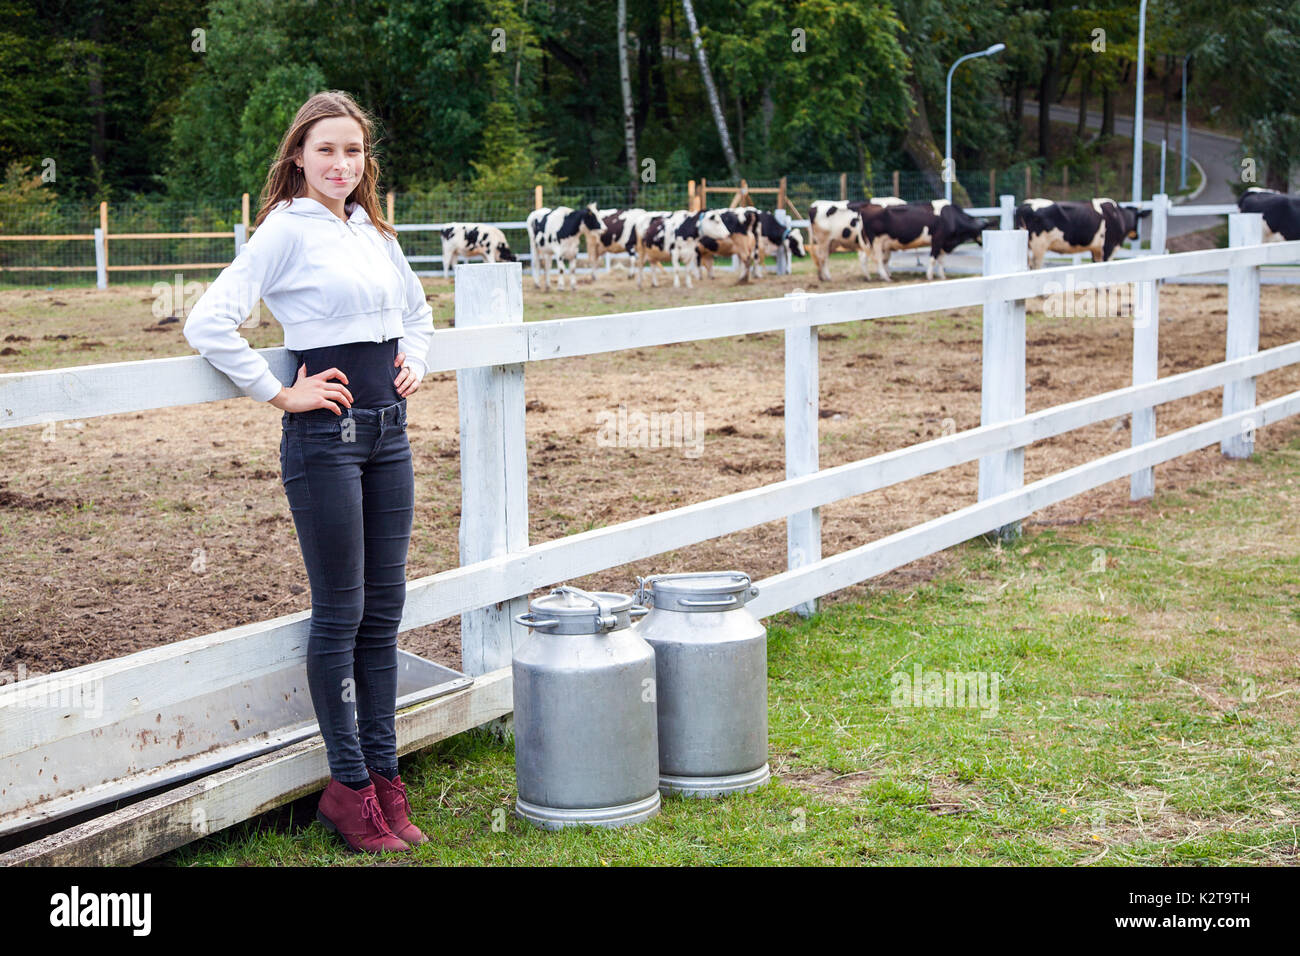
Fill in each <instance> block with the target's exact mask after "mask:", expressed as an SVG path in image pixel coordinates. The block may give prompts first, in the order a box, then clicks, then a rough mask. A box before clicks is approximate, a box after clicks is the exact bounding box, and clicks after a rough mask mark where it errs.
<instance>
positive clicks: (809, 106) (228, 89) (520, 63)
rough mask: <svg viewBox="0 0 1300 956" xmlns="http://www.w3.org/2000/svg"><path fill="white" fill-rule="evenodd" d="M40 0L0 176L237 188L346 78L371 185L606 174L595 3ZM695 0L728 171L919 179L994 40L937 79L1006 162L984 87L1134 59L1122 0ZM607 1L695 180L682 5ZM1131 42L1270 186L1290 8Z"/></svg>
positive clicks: (1, 7) (1172, 17)
mask: <svg viewBox="0 0 1300 956" xmlns="http://www.w3.org/2000/svg"><path fill="white" fill-rule="evenodd" d="M46 6H47V5H45V4H38V3H37V2H36V0H0V92H3V93H4V95H5V102H6V109H5V110H4V111H3V112H2V113H0V168H3V167H5V166H7V165H8V164H9V163H11V162H14V161H18V162H22V163H25V164H26V165H27V166H28V167H30V168H40V166H41V163H42V161H43V160H44V159H46V158H52V159H54V160H55V161H56V162H57V165H58V169H59V175H60V192H61V193H63V194H64V195H67V196H73V195H75V196H76V197H77V198H79V199H81V200H94V199H97V198H111V199H114V200H117V199H125V198H126V197H128V196H130V195H133V194H140V193H165V194H170V195H171V196H173V197H175V198H185V199H196V198H200V197H213V198H220V199H222V200H223V201H224V200H229V198H230V197H236V196H238V195H239V194H240V193H242V192H245V191H247V192H252V193H256V192H257V191H258V190H259V189H260V188H261V186H262V184H263V181H264V179H265V174H266V164H267V162H268V160H269V158H270V157H271V155H272V153H273V151H274V149H275V147H276V146H277V145H278V143H279V138H280V136H282V134H283V132H284V127H285V126H286V125H287V122H288V118H289V117H290V116H291V115H292V112H293V111H294V110H295V109H296V108H297V106H298V105H300V104H301V102H302V101H303V100H305V99H306V98H307V97H308V96H309V95H310V94H311V93H314V92H316V91H317V90H319V89H341V90H345V91H347V92H349V93H350V94H352V95H353V96H354V97H355V98H356V100H357V101H358V102H359V103H360V104H362V106H363V107H364V108H366V109H367V110H368V111H370V112H371V114H372V115H373V116H374V117H375V119H376V124H377V136H378V139H377V141H376V154H377V158H378V159H379V162H380V169H381V176H382V181H381V189H389V188H396V189H397V190H398V191H400V192H403V193H410V192H415V191H421V190H424V191H427V190H429V189H431V188H432V187H433V186H434V185H435V184H438V183H450V182H457V183H460V184H461V185H462V186H466V185H471V186H472V189H473V190H474V191H475V192H477V193H479V194H484V195H486V194H488V193H497V192H503V191H511V190H517V189H520V188H525V189H526V188H528V187H531V186H532V185H534V184H535V183H541V184H543V186H544V187H548V188H549V187H553V186H554V185H556V184H562V183H569V184H574V188H575V189H580V188H583V187H589V186H619V187H622V186H625V185H626V179H627V167H626V161H625V155H624V150H625V148H626V147H625V142H624V136H623V129H622V122H621V116H620V112H621V111H620V109H619V104H620V103H621V94H620V89H619V80H618V72H619V71H618V58H617V47H616V28H615V4H613V3H611V2H609V0H567V2H566V3H564V4H554V3H546V2H542V0H532V2H528V3H521V2H519V0H440V2H437V3H427V2H416V0H349V2H348V3H346V4H343V3H326V2H323V0H151V2H149V3H145V2H144V0H119V2H115V3H113V4H102V3H92V2H90V0H61V2H60V3H59V4H57V7H58V11H57V15H55V16H50V15H49V11H48V10H47V9H46ZM694 6H695V9H696V13H697V15H698V19H699V23H700V32H701V38H702V42H703V44H704V47H705V49H706V51H707V53H708V56H709V60H710V63H711V66H712V71H713V74H714V79H715V81H716V85H717V87H718V92H719V96H720V99H721V105H722V110H723V113H724V120H725V123H726V125H727V127H728V131H729V133H730V137H731V139H732V141H733V143H734V144H735V149H736V152H737V153H738V155H739V160H740V166H741V171H742V173H743V174H744V175H745V176H746V177H747V178H748V179H749V180H750V181H751V183H752V182H754V181H756V180H761V179H773V178H775V177H777V176H780V175H783V174H787V173H816V172H819V171H822V170H835V171H840V170H852V171H854V173H855V174H858V175H861V176H862V178H863V180H864V181H868V182H869V181H871V180H872V179H873V175H872V174H873V173H875V177H874V178H875V179H877V180H879V179H881V178H883V177H882V176H881V173H882V171H887V170H891V169H899V170H902V171H904V173H908V172H910V171H912V170H920V171H921V173H922V174H924V175H928V176H929V177H930V178H931V180H933V179H934V166H935V156H936V155H938V147H939V146H941V144H942V142H943V133H944V107H945V103H944V91H945V79H946V76H947V71H948V69H949V67H950V66H951V65H952V63H953V62H954V61H955V60H956V59H957V58H958V57H959V56H962V55H963V54H966V53H971V52H975V51H977V50H981V49H984V48H985V47H987V46H989V45H990V44H992V43H995V42H1002V43H1005V44H1006V45H1007V49H1006V50H1005V51H1004V52H1002V53H1000V54H998V55H997V56H994V57H989V58H981V59H977V60H972V61H970V62H968V63H965V64H963V65H962V67H961V68H960V69H958V70H957V72H956V73H955V74H954V78H953V102H952V113H953V115H952V120H953V134H954V136H953V145H954V155H955V158H956V159H957V168H958V171H959V174H960V173H962V172H964V171H966V170H974V169H981V168H983V169H989V168H1003V169H1006V168H1009V167H1014V166H1017V165H1019V164H1022V163H1023V162H1025V161H1026V160H1027V159H1032V157H1033V155H1034V154H1035V153H1036V152H1037V150H1038V147H1039V144H1038V143H1037V142H1036V140H1037V137H1033V138H1032V139H1031V140H1026V139H1025V137H1024V136H1023V135H1022V129H1023V127H1022V125H1021V122H1020V117H1018V116H1012V115H1011V111H1009V110H1007V109H1006V108H1005V107H1004V106H1003V105H1002V104H1003V100H1004V99H1010V100H1015V99H1017V98H1020V99H1028V100H1034V99H1036V98H1037V97H1038V94H1039V87H1040V83H1041V81H1042V79H1043V76H1044V73H1045V71H1049V70H1050V71H1053V72H1051V74H1050V75H1052V76H1055V77H1056V79H1057V81H1058V84H1059V85H1058V93H1059V92H1061V87H1065V88H1068V89H1069V92H1070V93H1071V94H1072V95H1073V94H1076V93H1077V92H1078V89H1079V88H1080V86H1081V85H1082V83H1083V82H1084V81H1085V80H1086V81H1087V83H1088V89H1089V94H1090V96H1091V97H1092V99H1091V101H1090V104H1091V105H1093V106H1094V107H1096V106H1098V105H1100V104H1099V103H1098V102H1097V101H1098V99H1099V98H1100V97H1101V95H1102V94H1103V92H1108V93H1113V92H1114V91H1117V90H1120V89H1128V88H1131V87H1130V84H1131V82H1132V72H1133V61H1134V58H1135V57H1136V53H1137V50H1136V43H1137V30H1136V23H1137V19H1136V9H1135V8H1136V2H1135V0H1088V2H1087V3H1086V4H1083V5H1073V6H1070V5H1065V4H1061V3H1057V2H1044V0H749V2H746V3H737V2H735V0H695V3H694ZM627 7H628V35H629V53H630V62H629V67H630V70H631V87H632V98H633V103H634V112H635V121H636V131H637V150H638V153H639V155H640V156H641V157H642V158H649V159H652V160H654V161H655V164H656V167H657V168H656V174H657V175H656V180H657V182H659V183H664V182H684V181H685V180H687V179H691V178H699V177H700V176H708V177H709V178H710V179H712V180H713V181H714V182H718V181H719V180H721V179H722V178H723V177H724V175H725V174H724V170H725V168H726V163H725V162H724V158H723V155H722V150H721V146H720V137H719V133H718V130H717V128H716V124H715V120H714V117H713V115H712V112H711V110H710V108H709V105H708V103H707V98H706V96H705V90H704V86H703V83H702V81H701V78H700V71H699V67H698V64H697V63H696V61H695V55H694V52H693V48H692V42H691V37H690V36H689V33H688V31H687V27H686V24H685V17H684V15H683V10H682V7H681V3H680V0H627ZM198 31H201V33H199V32H198ZM1099 31H1101V32H1103V33H1104V40H1105V48H1104V50H1102V49H1099V48H1098V47H1097V42H1096V41H1097V37H1098V33H1099ZM1146 44H1147V64H1148V69H1149V71H1150V73H1149V81H1148V88H1149V89H1155V90H1156V94H1155V95H1157V96H1158V95H1159V92H1158V91H1159V89H1160V88H1163V89H1164V90H1165V92H1166V94H1169V95H1176V90H1177V87H1178V79H1177V75H1176V73H1177V70H1178V69H1179V64H1180V63H1181V58H1182V56H1183V55H1184V54H1185V53H1187V52H1192V53H1193V60H1192V79H1193V82H1192V84H1191V87H1190V89H1191V96H1192V98H1193V100H1194V101H1198V102H1200V103H1214V104H1215V105H1220V106H1222V107H1223V109H1224V111H1225V112H1224V114H1223V115H1224V116H1227V117H1230V119H1231V120H1232V121H1234V122H1235V123H1236V125H1238V126H1239V127H1240V128H1241V129H1242V130H1243V132H1244V135H1245V139H1246V153H1247V155H1250V156H1252V157H1254V158H1255V159H1256V160H1257V161H1258V162H1259V164H1260V165H1261V166H1262V167H1263V169H1264V171H1265V173H1266V175H1267V176H1268V181H1269V183H1270V184H1274V185H1277V184H1282V185H1285V179H1286V174H1287V172H1288V171H1289V169H1290V168H1291V167H1292V166H1294V165H1295V163H1296V160H1297V159H1298V158H1300V108H1297V107H1296V105H1295V97H1294V90H1295V89H1296V86H1297V84H1298V82H1300V55H1298V54H1300V5H1297V4H1296V3H1295V2H1294V0H1264V2H1261V3H1255V4H1248V5H1240V4H1236V5H1231V4H1230V5H1227V6H1224V5H1223V4H1221V3H1219V2H1218V0H1153V2H1152V4H1151V7H1150V9H1149V11H1148V17H1147V34H1146ZM1242 65H1248V66H1249V68H1248V69H1242V68H1240V67H1241V66H1242ZM95 77H100V78H102V82H98V81H97V80H96V79H95ZM97 82H98V86H97ZM1171 91H1173V92H1171ZM1112 104H1113V105H1118V104H1116V103H1115V101H1114V100H1113V99H1112ZM1127 109H1128V106H1127V104H1125V105H1124V106H1121V107H1120V111H1121V112H1127ZM922 116H923V117H924V120H925V122H924V123H922V122H921V119H920V117H922ZM100 130H102V131H103V133H102V135H101V134H100V132H99V131H100ZM1022 140H1024V141H1023V142H1022ZM1070 149H1071V147H1070V145H1069V144H1066V145H1064V146H1063V147H1062V149H1061V151H1060V153H1061V155H1065V154H1067V153H1068V152H1069V150H1070ZM1071 158H1072V159H1074V160H1076V161H1077V159H1078V157H1077V156H1076V157H1071ZM1076 164H1077V163H1076ZM959 185H962V184H961V183H959ZM965 185H966V186H967V187H968V188H969V187H970V186H972V185H976V186H978V185H979V184H970V183H966V184H965ZM926 188H927V189H932V188H933V182H931V183H930V184H929V185H928V186H927V187H926ZM977 191H979V192H981V193H982V189H979V190H977Z"/></svg>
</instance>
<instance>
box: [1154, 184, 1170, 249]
mask: <svg viewBox="0 0 1300 956" xmlns="http://www.w3.org/2000/svg"><path fill="white" fill-rule="evenodd" d="M1168 237H1169V195H1168V194H1167V193H1156V194H1155V195H1154V196H1152V197H1151V249H1150V254H1151V255H1153V256H1163V255H1164V254H1165V253H1166V252H1168V251H1169V250H1168V247H1167V243H1168Z"/></svg>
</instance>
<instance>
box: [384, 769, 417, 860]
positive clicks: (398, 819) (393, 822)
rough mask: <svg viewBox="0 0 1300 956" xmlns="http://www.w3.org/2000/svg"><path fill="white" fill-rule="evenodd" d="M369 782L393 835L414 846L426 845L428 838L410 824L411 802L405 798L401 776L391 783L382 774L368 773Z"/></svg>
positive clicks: (404, 786) (404, 785)
mask: <svg viewBox="0 0 1300 956" xmlns="http://www.w3.org/2000/svg"><path fill="white" fill-rule="evenodd" d="M370 782H371V784H373V785H374V788H375V793H376V794H377V795H378V796H379V806H380V807H381V808H382V809H383V811H384V819H385V820H386V821H387V822H388V825H389V826H390V827H391V828H392V830H393V833H394V834H396V835H397V838H398V839H399V840H405V841H406V842H407V843H409V844H411V845H412V846H414V845H415V844H417V843H428V842H429V838H428V837H427V836H425V835H424V834H423V833H422V832H420V828H419V827H417V826H416V825H415V824H414V823H412V822H411V819H410V816H409V814H410V812H411V801H409V800H408V799H407V798H406V784H404V783H402V778H401V776H400V775H399V776H396V777H394V778H393V779H392V780H391V781H389V780H386V779H384V777H383V775H382V774H377V773H375V772H374V771H373V770H371V771H370Z"/></svg>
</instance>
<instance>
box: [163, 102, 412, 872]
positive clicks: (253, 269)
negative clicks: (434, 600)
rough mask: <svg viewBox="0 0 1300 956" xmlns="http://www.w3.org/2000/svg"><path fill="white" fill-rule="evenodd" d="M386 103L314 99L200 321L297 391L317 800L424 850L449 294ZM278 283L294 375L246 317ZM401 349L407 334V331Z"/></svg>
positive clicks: (376, 845)
mask: <svg viewBox="0 0 1300 956" xmlns="http://www.w3.org/2000/svg"><path fill="white" fill-rule="evenodd" d="M371 143H372V126H371V121H370V118H369V117H368V116H367V115H366V114H365V113H364V112H363V111H362V110H361V109H360V107H358V106H357V104H356V103H355V102H354V101H353V100H352V98H351V97H349V96H348V95H347V94H346V93H341V92H337V91H332V92H324V93H317V94H316V95H315V96H313V97H312V98H311V99H309V100H308V101H307V102H306V103H304V104H303V106H302V108H301V109H299V110H298V114H297V115H296V116H295V117H294V119H293V122H292V124H290V126H289V130H288V132H287V133H286V134H285V136H284V139H283V141H282V142H281V143H280V150H279V153H278V155H277V157H276V160H275V162H274V163H273V164H272V166H271V171H270V175H269V176H268V177H267V181H266V185H265V186H264V188H263V190H262V195H261V204H260V208H259V210H258V214H257V220H256V222H255V224H254V225H255V226H256V231H255V232H254V233H253V235H252V237H251V238H250V239H249V240H248V242H247V243H245V245H244V247H243V248H242V249H241V250H240V251H239V254H238V255H237V256H236V257H235V260H234V261H233V262H232V263H231V264H230V265H229V266H227V267H226V268H225V269H224V270H223V271H222V272H221V274H220V275H219V276H218V277H217V278H216V280H214V281H213V283H212V285H211V286H210V287H209V288H208V290H207V291H206V292H205V293H204V294H203V296H202V297H201V298H200V299H199V301H198V303H197V304H196V305H195V306H194V309H193V311H192V312H191V313H190V316H189V319H188V320H187V321H186V323H185V338H186V340H187V341H189V343H190V344H191V345H192V346H194V348H195V349H197V350H198V351H199V353H200V354H202V355H203V357H204V358H206V359H207V360H208V361H209V362H210V363H211V364H212V365H213V366H214V367H216V368H217V369H218V370H220V371H221V372H224V373H225V374H226V375H227V376H229V377H230V379H231V380H232V381H233V382H234V383H235V384H236V385H237V386H239V388H240V390H241V391H243V392H244V393H245V394H247V395H249V396H251V397H253V398H255V399H258V400H259V401H269V402H270V403H271V404H272V405H274V406H275V407H276V408H279V409H282V410H283V411H284V415H283V416H282V418H281V431H282V434H281V438H280V474H281V478H282V481H283V484H284V490H285V494H286V495H287V496H288V499H289V508H290V510H291V512H292V513H293V521H294V526H295V528H296V529H297V534H298V543H299V545H300V546H301V548H302V555H303V561H304V563H305V564H306V568H307V577H308V579H309V580H310V583H311V627H310V631H309V639H308V645H307V681H308V688H309V690H310V693H311V700H312V705H313V707H314V708H315V710H316V717H317V719H318V721H319V723H320V730H321V736H322V737H324V739H325V748H326V754H327V757H328V761H329V768H330V782H329V785H328V786H327V787H326V788H325V792H324V793H323V794H322V795H321V798H320V805H319V807H318V809H317V811H316V817H317V819H318V820H320V821H321V822H322V823H323V824H324V825H325V826H326V827H327V828H328V829H329V830H331V831H333V832H335V833H337V834H339V835H340V836H342V837H343V839H344V840H345V841H346V842H347V844H348V845H349V846H350V847H351V848H352V849H353V850H357V851H361V852H370V853H382V852H386V851H402V850H409V849H410V848H411V844H413V843H424V842H427V839H428V838H427V837H425V835H424V834H423V833H421V832H420V830H419V828H418V827H416V826H415V824H413V823H411V822H410V819H409V813H410V803H409V802H408V800H407V797H406V788H405V785H404V784H403V783H402V780H401V778H400V777H399V776H398V773H397V737H396V732H395V730H394V712H395V710H396V701H397V628H398V624H399V622H400V621H401V617H402V608H403V606H404V604H405V601H406V554H407V547H408V544H409V542H410V536H411V519H412V514H413V510H414V497H415V492H414V487H415V476H414V473H413V471H412V467H411V448H410V445H409V444H408V443H407V438H406V398H407V396H409V395H410V394H411V393H412V392H414V391H416V390H417V389H418V388H419V387H420V380H421V378H423V376H424V373H425V370H426V369H427V367H428V364H427V355H428V351H429V345H430V342H431V341H432V337H433V311H432V309H430V307H429V305H428V303H427V302H426V301H425V297H424V288H423V286H421V284H420V280H419V279H418V278H417V277H416V275H415V273H414V272H413V271H412V270H411V267H410V265H409V264H408V263H407V261H406V257H405V256H404V255H403V254H402V250H401V248H400V247H399V246H398V243H397V232H396V230H395V229H393V227H392V226H391V225H390V224H389V223H387V222H385V221H384V220H383V218H382V217H381V215H380V212H379V202H378V197H377V195H376V191H375V186H376V183H377V181H378V178H379V166H378V164H377V163H376V162H375V159H374V157H373V156H372V155H371ZM259 298H261V299H265V300H266V303H267V305H268V306H269V307H270V308H271V311H272V312H273V313H274V314H275V317H276V319H277V320H279V322H280V324H281V325H282V326H283V328H284V344H285V348H286V349H288V350H289V352H290V354H292V355H293V356H294V359H295V364H296V365H297V366H298V372H297V378H296V380H295V381H294V382H293V384H292V385H291V386H288V387H286V386H284V385H283V384H282V383H281V382H280V380H279V379H278V378H276V376H275V375H274V374H273V373H272V372H271V370H270V367H269V366H268V365H267V363H266V360H265V359H263V358H262V357H261V356H260V355H259V354H258V353H257V352H254V351H253V349H252V347H251V346H250V345H249V344H248V342H247V341H246V340H245V339H244V338H243V337H242V336H240V335H239V332H238V331H237V330H238V327H239V325H240V324H241V323H243V322H244V321H245V319H246V317H247V316H248V314H249V313H250V312H251V310H252V309H253V308H254V307H255V306H256V304H257V302H258V299H259ZM399 339H401V340H402V348H403V351H398V340H399Z"/></svg>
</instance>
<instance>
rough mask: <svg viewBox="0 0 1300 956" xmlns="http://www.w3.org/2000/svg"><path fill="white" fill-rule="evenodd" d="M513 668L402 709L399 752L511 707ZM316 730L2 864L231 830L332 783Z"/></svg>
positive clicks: (174, 843)
mask: <svg viewBox="0 0 1300 956" xmlns="http://www.w3.org/2000/svg"><path fill="white" fill-rule="evenodd" d="M512 686H513V685H512V680H511V673H510V668H508V667H504V668H501V669H500V670H497V671H494V672H492V673H490V674H484V675H482V676H480V677H478V678H477V679H476V680H475V683H474V685H473V686H471V687H468V688H466V689H465V690H463V691H459V692H457V693H454V694H450V695H448V696H446V697H440V698H436V699H434V700H431V701H426V702H425V703H423V704H416V705H415V706H413V707H410V708H407V709H405V710H402V711H399V712H398V714H397V720H396V731H397V752H398V753H399V754H405V753H410V752H413V751H417V750H422V749H424V748H425V747H428V746H430V745H432V744H434V743H436V742H438V741H439V740H443V739H445V738H447V737H452V736H454V735H456V734H459V733H462V732H463V731H466V730H469V729H470V728H472V727H477V726H479V725H481V724H484V723H487V722H489V721H491V720H494V719H496V718H499V717H502V716H504V715H505V714H507V713H509V712H510V711H511V709H512V708H513V706H514V704H513V698H512ZM329 775H330V774H329V764H328V762H327V760H326V755H325V743H324V741H323V740H322V739H321V737H320V735H319V734H317V735H315V736H313V737H311V738H309V739H307V740H303V741H301V742H299V743H296V744H293V745H291V746H289V747H286V748H284V749H283V750H278V751H276V752H274V753H270V754H266V755H264V756H262V757H258V758H255V759H253V760H249V761H245V762H244V763H240V764H235V765H234V766H232V767H227V768H226V769H224V770H219V771H217V772H216V773H213V774H209V775H208V776H206V777H202V778H200V779H197V780H193V781H190V782H189V783H185V784H182V785H180V786H179V787H175V788H174V789H171V790H167V791H165V792H164V793H160V794H156V795H154V796H152V797H147V798H146V799H144V800H141V801H139V802H138V803H134V804H131V805H130V806H126V807H122V808H121V809H118V810H113V811H111V812H109V813H106V814H104V815H103V816H100V817H96V818H94V819H93V820H88V821H86V822H84V823H80V824H77V825H75V826H73V827H70V828H68V829H66V830H62V831H60V832H58V833H53V834H50V835H49V836H46V837H43V838H41V839H39V840H36V841H34V842H32V843H29V844H27V845H26V846H22V847H18V848H17V849H14V850H10V851H8V852H6V853H3V854H0V866H130V865H132V864H135V863H139V862H141V861H142V860H148V859H151V858H152V857H156V856H158V855H160V854H163V853H167V852H169V851H171V850H174V849H176V848H177V847H180V846H184V845H185V844H187V843H191V842H193V841H194V840H197V839H200V838H202V837H205V836H208V835H210V834H212V833H216V832H218V831H219V830H224V829H226V828H227V827H230V826H233V825H235V824H236V823H239V822H241V821H243V820H248V819H250V818H252V817H255V816H257V815H258V814H261V813H265V812H266V811H268V810H272V809H274V808H275V807H278V806H282V805H283V804H286V803H288V802H290V801H292V800H296V799H298V798H299V797H305V796H308V795H309V794H311V793H314V792H316V791H318V790H321V789H323V788H324V786H325V785H326V784H327V783H328V782H329Z"/></svg>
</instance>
